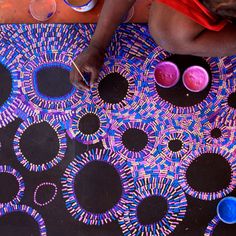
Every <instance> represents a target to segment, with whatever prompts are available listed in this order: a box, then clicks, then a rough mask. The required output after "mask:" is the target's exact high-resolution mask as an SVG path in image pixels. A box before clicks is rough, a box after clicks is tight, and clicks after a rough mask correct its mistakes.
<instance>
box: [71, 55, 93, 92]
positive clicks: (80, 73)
mask: <svg viewBox="0 0 236 236" xmlns="http://www.w3.org/2000/svg"><path fill="white" fill-rule="evenodd" d="M71 62H72V64H73V66H74V67H75V69H76V70H77V72H78V73H79V75H80V76H81V77H82V79H83V81H84V82H85V84H86V85H87V86H88V87H89V82H88V80H87V79H86V78H85V77H84V75H83V74H82V72H81V71H80V69H79V68H78V66H77V65H76V64H75V62H74V61H73V60H71Z"/></svg>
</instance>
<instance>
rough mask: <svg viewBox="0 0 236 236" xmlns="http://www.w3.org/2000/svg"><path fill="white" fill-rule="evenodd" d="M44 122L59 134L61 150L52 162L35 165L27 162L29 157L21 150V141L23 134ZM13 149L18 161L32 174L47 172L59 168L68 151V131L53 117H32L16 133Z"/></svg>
mask: <svg viewBox="0 0 236 236" xmlns="http://www.w3.org/2000/svg"><path fill="white" fill-rule="evenodd" d="M42 122H47V123H48V124H49V125H50V126H51V127H52V129H53V130H54V131H55V132H56V133H57V137H58V140H59V150H58V154H57V156H56V157H54V158H53V159H52V160H51V161H49V162H46V163H42V164H34V163H31V162H30V161H28V160H27V157H25V156H24V154H23V153H22V151H21V148H20V139H21V136H22V134H23V133H24V132H25V131H26V130H27V129H28V128H29V127H30V126H32V125H36V124H39V123H42ZM13 148H14V151H15V154H16V158H17V160H18V161H19V162H20V163H21V164H22V165H23V166H24V167H25V168H26V169H27V170H29V171H32V172H43V171H47V170H49V169H51V168H53V167H55V166H57V165H58V164H59V163H60V162H61V161H62V159H63V158H64V156H65V153H66V149H67V140H66V131H65V130H64V129H63V128H62V127H61V126H60V124H59V123H58V122H57V121H56V120H55V119H54V118H52V117H49V116H44V117H43V116H35V117H30V118H28V119H27V120H25V121H23V122H22V123H21V125H20V126H19V128H18V129H17V131H16V134H15V137H14V141H13Z"/></svg>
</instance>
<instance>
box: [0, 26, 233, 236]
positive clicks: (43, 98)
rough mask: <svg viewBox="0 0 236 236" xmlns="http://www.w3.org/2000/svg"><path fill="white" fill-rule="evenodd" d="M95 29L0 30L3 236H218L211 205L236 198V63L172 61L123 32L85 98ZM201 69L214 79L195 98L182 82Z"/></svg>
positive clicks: (142, 33)
mask: <svg viewBox="0 0 236 236" xmlns="http://www.w3.org/2000/svg"><path fill="white" fill-rule="evenodd" d="M95 29H96V25H92V24H32V25H27V24H6V25H4V24H3V25H0V83H1V86H0V175H1V176H0V177H1V181H0V184H1V188H0V196H1V202H0V217H1V221H0V229H1V234H9V235H10V234H12V235H13V234H16V232H17V233H19V234H20V233H21V232H20V228H21V227H20V225H19V224H21V223H19V222H20V221H19V219H18V218H17V217H18V214H15V213H20V214H23V215H24V216H27V217H28V219H30V218H32V219H31V223H32V222H33V223H34V224H35V225H37V226H38V227H37V228H36V230H38V231H39V232H38V234H39V235H41V236H46V235H47V232H48V234H51V235H54V234H55V235H58V234H61V235H65V236H67V235H77V234H78V235H83V234H87V235H103V234H104V235H105V234H106V235H107V234H109V235H113V234H114V235H121V234H123V235H125V236H138V235H140V236H167V235H172V234H174V235H181V236H182V235H186V234H188V235H190V234H191V232H193V230H194V229H196V228H198V229H199V232H205V235H206V236H210V235H214V231H215V228H216V226H217V225H220V220H219V219H218V217H215V218H213V216H214V214H213V215H212V212H215V211H216V205H217V201H214V200H219V199H221V198H223V197H226V196H227V195H229V194H230V195H232V196H235V187H236V158H235V156H236V79H235V78H236V57H235V56H229V57H222V58H202V57H196V56H190V55H177V54H175V55H172V54H170V53H168V52H166V51H165V50H163V49H162V48H161V47H159V46H158V45H156V43H155V42H154V40H153V39H152V37H151V36H150V33H149V30H148V27H147V26H146V25H142V24H125V25H121V26H120V27H119V28H118V30H117V31H116V33H115V34H114V37H113V38H112V40H111V43H110V45H109V47H108V48H107V50H106V53H105V60H104V65H103V67H102V68H101V71H100V73H99V75H98V77H97V80H95V82H94V83H93V84H91V85H90V86H91V88H90V89H89V91H82V90H80V89H77V88H76V87H74V86H73V85H72V84H71V82H70V72H71V70H72V62H73V61H75V60H76V58H77V56H78V55H80V53H82V52H83V51H84V49H85V48H87V47H88V45H89V43H90V41H91V38H92V35H93V34H94V31H95ZM95 59H96V58H95ZM163 61H170V62H172V63H175V64H176V66H177V67H178V69H179V71H180V80H179V81H178V83H177V84H176V85H175V86H174V87H172V88H169V89H164V88H162V87H160V86H159V85H157V83H156V78H155V71H156V67H157V65H158V64H159V63H160V62H163ZM194 65H197V66H201V67H203V68H204V69H205V70H206V71H207V72H208V74H209V78H210V82H209V84H208V86H207V87H206V89H204V90H203V91H201V92H199V93H193V92H190V91H188V90H187V89H186V88H185V86H184V84H183V82H182V79H183V78H182V77H183V74H184V71H185V70H186V69H187V68H189V67H190V66H194ZM169 76H170V75H169V74H168V73H167V74H165V75H164V77H166V78H168V77H169ZM86 78H87V76H86ZM88 79H89V78H88ZM88 82H89V81H88ZM6 180H7V181H8V182H7V181H6ZM10 180H14V181H15V182H14V184H10V183H11V181H10ZM6 182H7V183H6ZM8 183H9V184H8ZM12 183H13V182H12ZM6 184H8V186H6ZM210 201H212V202H210ZM63 205H64V207H63ZM32 206H35V207H36V210H37V211H36V210H34V209H33V208H32ZM38 211H39V212H38ZM8 215H11V216H10V217H9V218H8ZM41 215H42V216H43V218H45V221H44V219H43V218H42V216H41ZM29 216H30V217H29ZM155 217H156V218H155ZM191 218H194V219H191ZM211 218H213V220H211ZM8 220H10V222H7V225H5V224H6V223H5V222H6V221H8ZM193 222H194V223H193ZM209 222H210V223H209ZM27 223H28V222H27ZM192 224H194V226H193V225H192ZM207 225H208V226H207ZM8 226H9V227H8ZM206 226H207V227H206ZM22 227H23V224H22ZM46 227H47V230H46ZM221 227H226V226H225V225H220V227H217V228H216V230H221ZM23 228H24V227H23ZM68 229H69V230H68ZM16 230H17V231H16ZM18 230H19V232H18ZM226 231H227V230H226ZM229 231H231V229H230V230H229ZM12 232H14V233H12ZM222 234H224V232H223V233H222Z"/></svg>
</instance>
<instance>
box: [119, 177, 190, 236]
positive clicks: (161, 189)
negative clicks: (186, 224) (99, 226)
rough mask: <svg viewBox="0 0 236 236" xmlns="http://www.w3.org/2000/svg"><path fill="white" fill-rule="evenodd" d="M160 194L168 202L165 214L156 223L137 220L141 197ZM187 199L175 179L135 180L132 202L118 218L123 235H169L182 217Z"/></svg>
mask: <svg viewBox="0 0 236 236" xmlns="http://www.w3.org/2000/svg"><path fill="white" fill-rule="evenodd" d="M151 196H161V197H163V198H165V199H166V200H167V202H168V211H167V213H166V215H165V216H164V217H163V218H162V219H161V220H160V221H159V222H157V223H156V224H150V225H142V224H140V223H139V221H138V216H137V208H138V206H139V204H140V203H141V202H142V201H143V199H145V198H147V197H151ZM186 207H187V200H186V197H185V194H184V192H183V191H182V189H181V187H180V186H179V184H178V182H177V181H172V180H170V179H157V178H144V179H142V180H138V181H137V182H136V189H135V191H134V193H133V202H132V203H130V204H129V209H128V210H127V211H126V212H125V213H124V216H122V217H121V218H120V219H119V223H120V226H121V228H122V231H123V234H124V235H125V236H129V235H146V236H152V235H169V234H170V233H171V232H173V231H174V229H175V228H176V226H177V225H178V224H179V223H180V222H181V221H182V220H183V219H184V216H185V213H186Z"/></svg>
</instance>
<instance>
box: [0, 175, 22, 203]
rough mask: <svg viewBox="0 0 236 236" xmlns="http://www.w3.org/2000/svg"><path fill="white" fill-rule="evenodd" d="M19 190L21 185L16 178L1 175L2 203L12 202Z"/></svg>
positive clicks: (0, 196) (0, 194)
mask: <svg viewBox="0 0 236 236" xmlns="http://www.w3.org/2000/svg"><path fill="white" fill-rule="evenodd" d="M18 190H19V183H18V181H17V179H16V177H15V176H13V175H11V174H9V173H0V203H7V202H10V201H11V200H12V199H13V198H15V196H16V194H17V192H18Z"/></svg>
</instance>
